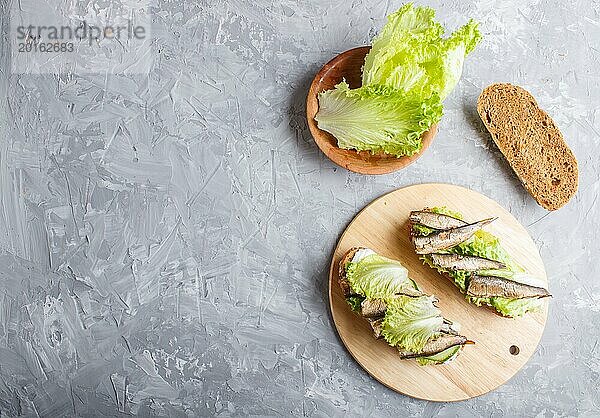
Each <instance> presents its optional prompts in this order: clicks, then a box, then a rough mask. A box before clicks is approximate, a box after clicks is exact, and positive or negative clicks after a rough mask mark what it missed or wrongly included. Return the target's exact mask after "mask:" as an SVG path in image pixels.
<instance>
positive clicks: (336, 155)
mask: <svg viewBox="0 0 600 418" xmlns="http://www.w3.org/2000/svg"><path fill="white" fill-rule="evenodd" d="M370 49H371V47H370V46H362V47H360V48H354V49H350V50H348V51H346V52H343V53H341V54H340V55H338V56H337V57H335V58H334V59H332V60H331V61H329V62H328V63H327V64H325V66H324V67H323V68H321V70H320V71H319V72H318V73H317V75H316V76H315V78H314V79H313V82H312V84H311V85H310V89H309V91H308V98H307V99H306V118H307V119H308V127H309V128H310V132H311V134H312V136H313V138H314V140H315V142H316V143H317V146H318V147H319V148H320V149H321V151H323V153H324V154H325V155H326V156H327V157H328V158H329V159H330V160H331V161H333V162H334V163H336V164H337V165H339V166H340V167H344V168H346V169H348V170H350V171H354V172H355V173H361V174H387V173H391V172H393V171H397V170H400V169H401V168H404V167H406V166H407V165H409V164H411V163H412V162H414V161H416V160H417V159H418V158H419V157H420V156H421V155H422V154H423V152H425V150H426V149H427V148H428V147H429V144H431V141H432V140H433V137H434V136H435V134H436V132H437V125H433V126H432V127H431V129H430V130H429V131H427V132H425V133H424V134H423V135H422V136H421V140H422V141H423V146H422V147H421V151H419V152H418V153H417V154H414V155H411V156H410V157H400V158H397V157H394V156H391V155H388V154H384V153H381V154H374V155H373V154H371V153H370V152H368V151H360V152H357V151H354V150H347V149H342V148H338V146H337V141H336V139H335V137H334V136H333V135H331V134H330V133H329V132H325V131H322V130H321V129H319V128H318V127H317V122H316V121H315V115H316V114H317V111H318V110H319V100H318V99H317V94H318V93H320V92H321V91H324V90H329V89H332V88H333V87H334V86H335V85H336V84H338V83H340V82H341V81H342V80H343V79H346V82H347V83H348V84H349V85H350V87H351V88H357V87H360V86H361V83H362V81H361V78H362V75H361V68H362V66H363V63H364V61H365V56H366V55H367V53H368V52H369V50H370Z"/></svg>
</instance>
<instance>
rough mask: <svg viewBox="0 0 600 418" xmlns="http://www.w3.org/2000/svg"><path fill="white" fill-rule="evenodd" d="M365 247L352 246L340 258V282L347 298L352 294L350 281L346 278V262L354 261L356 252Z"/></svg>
mask: <svg viewBox="0 0 600 418" xmlns="http://www.w3.org/2000/svg"><path fill="white" fill-rule="evenodd" d="M363 248H364V247H353V248H350V249H349V250H348V251H346V254H344V255H343V256H342V259H341V260H340V264H339V266H338V283H339V285H340V287H341V288H342V293H343V294H344V297H345V298H347V297H348V296H351V295H352V290H351V289H350V283H348V279H347V278H346V264H348V263H349V262H350V261H352V259H353V258H354V254H356V252H357V251H358V250H360V249H363Z"/></svg>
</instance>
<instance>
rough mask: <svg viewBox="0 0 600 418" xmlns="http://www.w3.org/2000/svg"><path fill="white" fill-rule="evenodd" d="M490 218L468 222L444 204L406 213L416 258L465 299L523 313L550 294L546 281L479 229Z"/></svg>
mask: <svg viewBox="0 0 600 418" xmlns="http://www.w3.org/2000/svg"><path fill="white" fill-rule="evenodd" d="M495 219H496V218H487V219H484V220H481V221H476V222H472V223H469V222H467V221H465V220H464V219H462V216H460V214H457V213H456V212H453V211H451V210H448V209H447V208H425V209H423V210H419V211H413V212H411V213H410V215H409V226H410V228H409V230H410V238H411V241H412V242H413V245H414V247H415V252H416V253H417V254H418V255H419V256H420V258H421V260H422V261H423V262H424V263H425V264H427V265H429V266H430V267H432V268H434V269H436V270H437V271H438V272H439V273H440V274H441V275H442V276H443V277H445V278H446V279H448V280H450V281H451V282H452V283H454V284H455V286H456V287H458V288H459V289H460V291H461V292H462V293H463V294H464V295H465V297H466V298H467V300H469V301H470V302H472V303H475V304H477V305H479V306H482V305H483V306H486V307H488V308H490V309H492V310H493V311H494V312H495V313H496V314H498V315H500V316H505V317H518V316H522V315H524V314H525V313H527V312H529V311H534V310H536V309H538V308H539V307H540V302H539V300H540V299H542V298H546V297H549V296H551V295H550V293H549V292H548V290H547V289H546V288H545V283H543V282H542V281H540V280H539V279H537V278H535V277H533V276H531V275H529V274H528V273H527V272H525V271H524V270H523V269H522V267H520V266H519V265H518V264H517V263H515V262H514V260H512V258H511V257H510V255H509V254H508V253H507V252H506V251H505V250H504V249H503V248H502V246H501V245H500V240H499V239H498V238H497V237H495V236H493V235H492V234H490V233H489V232H486V231H484V228H485V226H486V225H488V224H489V223H491V222H493V221H494V220H495ZM518 300H520V301H521V302H516V301H518Z"/></svg>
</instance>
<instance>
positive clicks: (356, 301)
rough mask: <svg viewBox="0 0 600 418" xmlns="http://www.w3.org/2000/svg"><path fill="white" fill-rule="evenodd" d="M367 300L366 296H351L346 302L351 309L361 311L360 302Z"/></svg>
mask: <svg viewBox="0 0 600 418" xmlns="http://www.w3.org/2000/svg"><path fill="white" fill-rule="evenodd" d="M363 300H365V297H364V296H349V297H347V298H346V302H348V305H350V309H352V311H354V312H360V304H361V303H362V302H363Z"/></svg>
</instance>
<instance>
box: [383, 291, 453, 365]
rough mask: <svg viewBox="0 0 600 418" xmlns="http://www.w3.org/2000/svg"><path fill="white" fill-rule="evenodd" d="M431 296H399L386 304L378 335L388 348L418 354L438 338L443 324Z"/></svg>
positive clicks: (442, 319) (439, 312)
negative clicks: (388, 345)
mask: <svg viewBox="0 0 600 418" xmlns="http://www.w3.org/2000/svg"><path fill="white" fill-rule="evenodd" d="M435 301H436V299H435V297H433V296H421V297H409V296H401V297H396V298H394V299H391V300H389V301H387V305H388V306H387V312H386V314H385V318H384V320H383V324H382V330H381V335H382V336H383V338H384V339H385V340H386V341H387V343H388V344H390V345H391V346H394V347H399V348H401V349H403V350H408V351H412V352H415V353H418V352H419V351H421V350H422V349H423V347H424V346H425V344H426V343H427V341H429V340H430V339H432V338H436V337H437V336H439V335H440V329H441V328H442V325H443V323H444V318H443V317H442V315H441V311H440V309H439V308H437V307H436V306H435V305H434V303H435Z"/></svg>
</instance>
